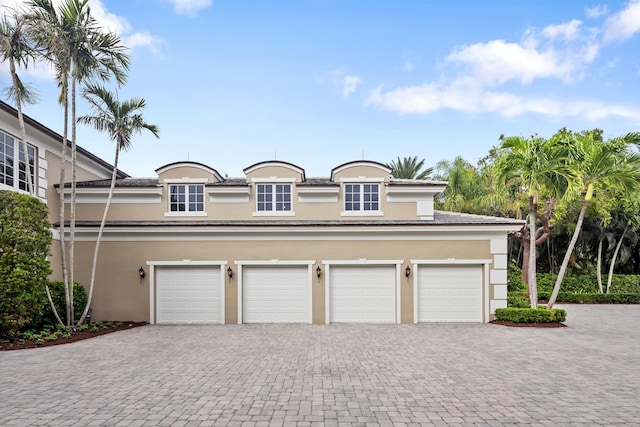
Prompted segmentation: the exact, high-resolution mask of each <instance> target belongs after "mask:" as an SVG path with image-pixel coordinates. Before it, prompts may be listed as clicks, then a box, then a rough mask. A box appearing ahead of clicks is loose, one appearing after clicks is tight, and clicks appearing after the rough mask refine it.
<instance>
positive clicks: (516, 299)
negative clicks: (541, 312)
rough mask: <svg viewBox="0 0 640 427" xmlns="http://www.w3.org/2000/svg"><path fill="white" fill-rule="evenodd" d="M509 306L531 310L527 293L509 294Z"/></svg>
mask: <svg viewBox="0 0 640 427" xmlns="http://www.w3.org/2000/svg"><path fill="white" fill-rule="evenodd" d="M507 306H508V307H516V308H531V302H530V301H529V298H528V297H527V293H526V292H515V291H514V292H509V294H508V295H507Z"/></svg>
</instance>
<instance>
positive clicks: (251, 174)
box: [243, 160, 306, 182]
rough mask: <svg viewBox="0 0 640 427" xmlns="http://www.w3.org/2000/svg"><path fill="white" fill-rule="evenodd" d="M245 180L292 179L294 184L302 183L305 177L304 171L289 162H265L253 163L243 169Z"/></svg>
mask: <svg viewBox="0 0 640 427" xmlns="http://www.w3.org/2000/svg"><path fill="white" fill-rule="evenodd" d="M243 172H244V174H245V175H246V176H247V180H248V181H251V180H252V179H255V178H258V179H269V178H283V179H286V178H289V179H290V178H294V180H295V182H303V181H305V179H306V177H305V174H304V169H302V168H301V167H300V166H297V165H294V164H293V163H289V162H282V161H279V160H267V161H265V162H259V163H254V164H253V165H251V166H249V167H246V168H245V169H244V171H243Z"/></svg>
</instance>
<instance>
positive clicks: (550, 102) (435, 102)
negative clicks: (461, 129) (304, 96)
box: [365, 82, 640, 121]
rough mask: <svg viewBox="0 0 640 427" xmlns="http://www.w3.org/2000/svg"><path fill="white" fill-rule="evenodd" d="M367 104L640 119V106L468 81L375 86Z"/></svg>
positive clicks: (423, 110)
mask: <svg viewBox="0 0 640 427" xmlns="http://www.w3.org/2000/svg"><path fill="white" fill-rule="evenodd" d="M365 103H366V104H367V105H373V106H377V107H379V108H381V109H383V110H387V111H392V112H396V113H401V114H431V113H434V112H436V111H439V110H443V109H447V110H452V111H457V112H461V113H466V114H480V113H494V114H499V115H501V116H504V117H515V116H520V115H523V114H529V113H533V114H538V115H542V116H546V117H549V118H552V119H559V118H564V117H583V118H587V119H589V120H594V121H595V120H602V119H604V118H607V117H618V118H624V119H628V120H634V121H640V109H638V108H633V107H628V106H624V105H616V104H607V103H603V102H599V101H591V100H577V101H576V100H572V101H566V100H561V99H555V98H552V97H531V98H526V97H522V96H518V95H514V94H512V93H507V92H499V91H491V90H483V89H481V88H480V87H478V86H474V85H473V84H472V83H471V84H470V83H469V82H456V83H455V84H454V85H451V86H440V85H436V84H433V83H427V84H424V85H420V86H409V87H403V88H398V89H395V90H391V91H388V92H383V91H382V87H381V86H378V87H377V88H375V89H374V90H373V91H372V92H371V93H370V95H369V97H368V98H367V100H366V101H365Z"/></svg>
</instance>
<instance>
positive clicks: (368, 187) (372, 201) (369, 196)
mask: <svg viewBox="0 0 640 427" xmlns="http://www.w3.org/2000/svg"><path fill="white" fill-rule="evenodd" d="M363 196H364V203H363V207H364V210H365V211H377V210H380V205H379V203H378V197H379V193H378V184H364V192H363Z"/></svg>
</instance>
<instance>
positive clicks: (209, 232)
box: [0, 107, 523, 324]
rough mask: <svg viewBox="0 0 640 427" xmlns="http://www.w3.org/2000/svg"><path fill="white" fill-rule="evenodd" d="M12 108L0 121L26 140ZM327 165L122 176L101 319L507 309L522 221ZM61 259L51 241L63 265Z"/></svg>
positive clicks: (385, 176) (428, 315)
mask: <svg viewBox="0 0 640 427" xmlns="http://www.w3.org/2000/svg"><path fill="white" fill-rule="evenodd" d="M6 109H7V108H6V107H5V108H3V110H6ZM6 116H7V114H5V115H4V116H2V119H3V121H2V122H0V124H1V125H2V126H1V127H0V131H2V132H5V133H6V134H11V135H13V137H14V138H16V139H18V138H17V133H16V132H15V128H11V126H5V124H6V122H11V117H6ZM9 116H10V114H9ZM31 126H34V124H33V123H32V124H31ZM34 133H35V132H34ZM49 137H51V135H49ZM30 138H31V134H30ZM43 139H47V138H43ZM53 139H55V138H53ZM30 142H31V140H30ZM51 144H52V146H53V147H55V143H54V142H51ZM58 144H59V143H58ZM35 145H36V146H37V147H36V148H37V150H36V151H37V152H38V156H40V148H39V145H38V144H35ZM58 152H59V150H58ZM47 155H49V156H50V158H46V157H47ZM55 156H56V152H55V150H53V149H51V148H50V149H49V150H48V151H47V150H45V157H44V160H45V162H46V165H47V167H46V171H44V172H39V174H42V175H43V177H44V181H43V182H40V184H39V185H40V188H39V190H40V189H41V190H42V191H41V192H40V193H39V196H40V197H42V198H45V199H47V200H48V203H49V206H50V209H51V211H52V215H53V216H52V222H54V223H55V222H57V220H56V217H55V212H56V211H57V192H56V186H54V185H53V182H55V181H53V179H52V178H48V176H49V174H50V172H51V170H52V169H56V168H57V164H59V161H58V160H56V158H55ZM85 157H86V159H85ZM38 158H40V157H38ZM58 158H59V157H58ZM85 161H86V163H87V165H86V166H85V165H84V164H83V168H85V169H83V170H84V175H83V177H82V181H81V182H79V183H78V191H77V194H78V198H77V201H78V205H77V219H78V222H77V231H76V242H77V243H76V258H75V264H76V271H75V277H76V280H77V281H79V282H81V283H83V284H88V283H89V274H90V268H91V260H92V257H93V249H94V245H95V240H96V236H97V234H98V229H99V224H100V219H101V218H102V212H103V208H104V204H105V201H106V199H107V193H108V189H109V184H110V179H109V178H108V177H109V175H108V172H109V166H108V165H107V164H105V163H104V162H101V161H97V160H96V159H95V158H92V156H91V155H90V154H89V153H84V152H83V162H85ZM91 162H93V163H91ZM39 166H40V162H39V163H38V167H39ZM90 166H92V167H90ZM98 166H99V167H98ZM56 172H58V171H57V170H56ZM328 172H329V173H328V174H327V176H326V177H321V178H310V177H306V174H305V171H304V169H303V168H301V167H300V166H297V165H293V164H290V163H287V162H282V161H266V162H261V163H258V164H254V165H251V166H249V167H247V168H246V169H245V170H244V176H243V177H239V178H224V177H222V176H221V175H220V174H219V173H218V172H217V171H216V170H215V169H214V168H212V167H210V166H208V165H203V164H200V163H196V162H176V163H172V164H169V165H165V166H162V167H160V168H159V169H157V170H156V173H157V177H154V178H144V179H141V178H131V177H128V176H127V175H126V174H124V173H120V175H119V179H118V180H117V182H116V189H115V194H114V198H113V202H112V205H111V210H110V213H109V217H108V222H107V226H106V229H105V233H104V236H103V243H102V244H101V249H100V257H99V263H98V270H97V278H96V285H95V291H94V296H93V303H92V308H93V318H94V319H101V320H106V319H110V320H134V321H147V322H150V323H222V324H236V323H259V322H267V323H271V322H294V323H318V324H323V323H331V322H384V323H415V322H486V321H489V320H490V319H491V315H492V313H493V312H494V311H495V309H496V308H498V307H504V306H506V297H507V235H508V234H509V233H510V232H513V231H517V230H519V229H520V228H521V227H522V224H523V223H522V221H517V220H512V219H505V218H496V217H486V216H477V215H468V214H458V213H450V212H440V211H436V210H434V196H435V195H436V194H438V193H439V192H441V191H443V190H444V189H445V187H446V185H447V184H446V183H445V182H435V181H415V180H396V179H393V178H391V177H390V170H389V168H387V167H386V166H385V165H383V164H381V163H377V162H372V161H354V162H350V163H346V164H343V165H339V166H337V167H335V168H334V169H333V170H331V171H328ZM45 181H46V182H45ZM58 190H60V189H59V188H58ZM64 192H65V197H66V199H67V200H68V198H69V189H68V188H65V189H64ZM67 211H68V209H67ZM54 246H55V245H54ZM55 259H56V251H55V249H54V251H53V257H52V260H53V262H52V266H53V267H54V268H55V267H56V263H55ZM55 274H59V268H57V269H56V273H55Z"/></svg>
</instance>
